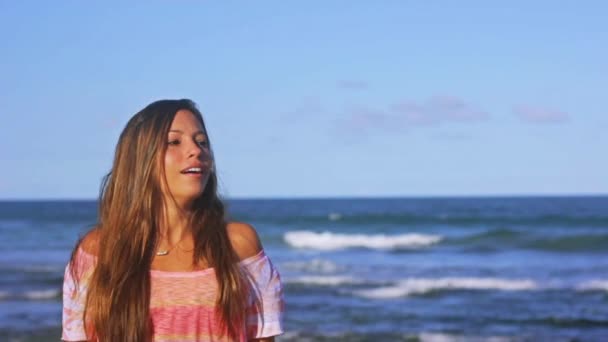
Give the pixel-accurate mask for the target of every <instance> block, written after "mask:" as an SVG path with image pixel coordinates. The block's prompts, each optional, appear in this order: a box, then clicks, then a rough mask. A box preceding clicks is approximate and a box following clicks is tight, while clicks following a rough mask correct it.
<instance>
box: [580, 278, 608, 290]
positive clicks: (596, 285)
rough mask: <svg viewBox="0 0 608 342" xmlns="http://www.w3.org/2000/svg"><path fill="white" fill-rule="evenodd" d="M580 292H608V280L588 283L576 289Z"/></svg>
mask: <svg viewBox="0 0 608 342" xmlns="http://www.w3.org/2000/svg"><path fill="white" fill-rule="evenodd" d="M576 289H577V290H579V291H608V279H597V280H590V281H586V282H584V283H582V284H580V285H578V286H577V287H576Z"/></svg>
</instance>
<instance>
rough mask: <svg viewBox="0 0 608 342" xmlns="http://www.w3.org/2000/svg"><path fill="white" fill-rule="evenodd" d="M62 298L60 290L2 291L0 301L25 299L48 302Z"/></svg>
mask: <svg viewBox="0 0 608 342" xmlns="http://www.w3.org/2000/svg"><path fill="white" fill-rule="evenodd" d="M60 297H61V290H60V289H44V290H30V291H25V292H9V291H0V300H11V299H21V300H23V299H25V300H46V299H56V298H60Z"/></svg>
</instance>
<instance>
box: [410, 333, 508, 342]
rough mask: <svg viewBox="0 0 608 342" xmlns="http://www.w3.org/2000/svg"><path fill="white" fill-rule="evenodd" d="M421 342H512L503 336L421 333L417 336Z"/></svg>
mask: <svg viewBox="0 0 608 342" xmlns="http://www.w3.org/2000/svg"><path fill="white" fill-rule="evenodd" d="M418 339H420V341H421V342H507V341H514V340H513V338H512V337H505V336H463V335H454V334H445V333H435V332H423V333H420V334H419V335H418Z"/></svg>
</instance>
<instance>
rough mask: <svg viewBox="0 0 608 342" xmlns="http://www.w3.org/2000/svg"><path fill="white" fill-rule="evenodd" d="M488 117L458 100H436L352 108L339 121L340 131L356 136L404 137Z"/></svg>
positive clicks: (450, 97) (437, 98) (486, 114)
mask: <svg viewBox="0 0 608 342" xmlns="http://www.w3.org/2000/svg"><path fill="white" fill-rule="evenodd" d="M488 117H489V115H488V113H486V112H484V111H482V110H480V109H477V108H476V107H474V106H472V105H470V104H468V103H467V102H465V101H464V100H462V99H459V98H457V97H454V96H434V97H431V98H429V99H428V100H426V101H420V102H415V101H401V102H398V103H395V104H394V105H391V106H389V108H388V109H386V110H383V109H375V108H370V107H367V106H361V105H359V106H351V107H349V108H347V110H346V116H345V117H343V118H342V119H339V120H337V121H336V124H337V126H338V128H339V130H340V131H342V132H344V133H347V134H353V135H357V136H360V135H369V134H372V133H403V132H406V131H407V130H408V129H410V128H412V127H415V126H433V125H440V124H443V123H450V122H459V123H468V122H479V121H484V120H486V119H488Z"/></svg>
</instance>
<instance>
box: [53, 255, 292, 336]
mask: <svg viewBox="0 0 608 342" xmlns="http://www.w3.org/2000/svg"><path fill="white" fill-rule="evenodd" d="M95 260H96V258H95V256H93V255H91V254H88V253H86V252H85V251H83V250H82V248H80V249H78V251H77V255H76V260H75V261H76V263H75V265H76V268H77V270H76V272H77V274H79V275H81V276H80V281H79V282H78V286H79V289H78V290H79V291H76V290H77V289H76V283H75V281H74V279H73V278H72V274H71V271H70V265H68V266H67V267H66V270H65V276H64V282H63V331H62V337H61V338H62V339H63V340H64V341H83V340H86V334H85V330H84V323H83V319H82V317H83V312H84V303H85V299H86V292H87V283H88V279H89V277H90V276H91V274H92V272H93V268H94V265H95ZM239 265H240V266H241V267H242V268H243V269H244V270H245V271H247V274H248V275H249V276H248V277H247V278H248V282H249V284H250V288H251V291H250V294H251V295H250V298H249V304H248V308H247V315H246V322H245V324H244V326H243V330H242V332H241V336H240V337H239V340H240V341H247V340H248V339H254V338H262V337H270V336H276V335H279V334H281V333H283V327H282V314H283V290H282V285H281V279H280V276H279V273H278V272H277V270H276V269H275V268H274V266H273V265H272V263H271V262H270V259H269V258H268V256H266V254H265V253H264V251H261V252H259V253H258V254H257V255H254V256H252V257H249V258H247V259H244V260H242V261H240V262H239ZM150 276H151V283H150V286H151V288H150V290H151V291H150V315H151V318H152V325H153V329H154V333H153V341H157V342H161V341H182V342H190V341H227V340H229V339H228V337H226V335H225V334H224V330H222V329H221V328H220V326H219V322H220V321H219V317H218V316H217V314H216V311H215V309H216V298H217V293H218V284H217V281H216V279H215V273H214V270H213V268H208V269H205V270H200V271H192V272H172V271H160V270H151V271H150Z"/></svg>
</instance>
